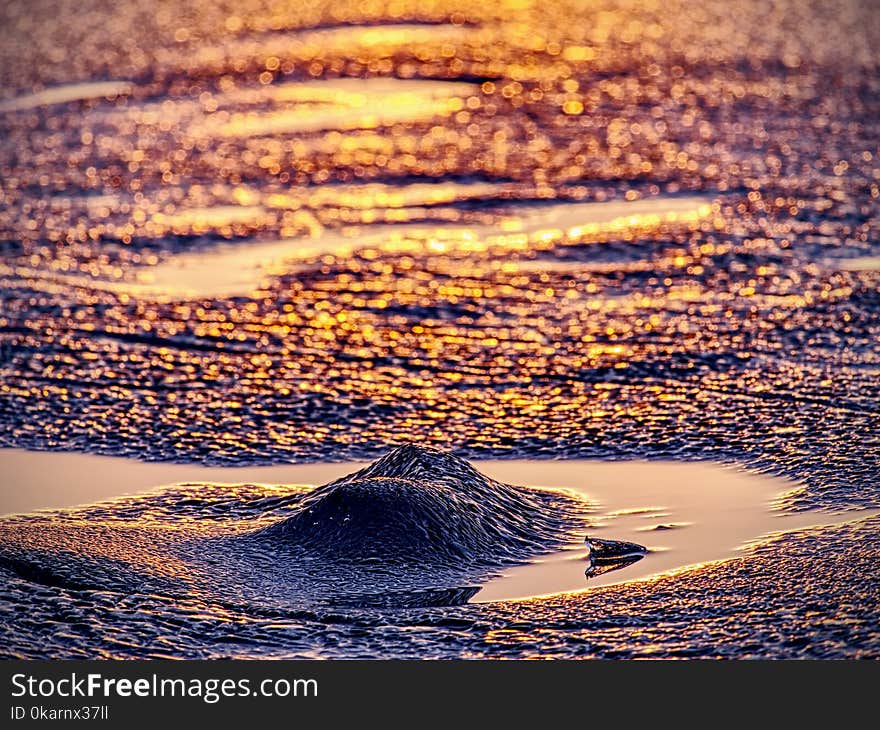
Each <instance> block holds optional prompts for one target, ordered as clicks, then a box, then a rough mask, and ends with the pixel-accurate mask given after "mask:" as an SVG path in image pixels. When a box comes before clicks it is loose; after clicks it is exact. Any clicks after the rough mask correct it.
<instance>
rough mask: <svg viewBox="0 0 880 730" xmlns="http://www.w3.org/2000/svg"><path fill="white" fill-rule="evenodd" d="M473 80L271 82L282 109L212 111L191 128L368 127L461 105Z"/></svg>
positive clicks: (240, 132) (219, 131)
mask: <svg viewBox="0 0 880 730" xmlns="http://www.w3.org/2000/svg"><path fill="white" fill-rule="evenodd" d="M478 90H479V85H478V84H471V83H466V82H440V81H427V80H401V79H385V78H372V79H334V80H328V81H312V82H303V83H290V84H283V85H279V86H276V87H273V88H272V92H271V94H272V98H273V100H274V101H275V102H277V103H286V104H291V105H292V106H290V107H288V108H284V109H274V110H268V111H260V112H236V113H232V114H227V113H226V112H217V114H216V115H215V117H209V118H208V119H206V120H205V121H204V122H203V123H202V124H201V126H198V127H196V128H195V129H194V130H193V134H194V135H196V136H201V135H207V136H214V135H219V136H221V137H251V136H262V135H266V136H273V135H279V134H293V133H306V132H318V131H322V130H327V129H340V130H348V129H374V128H376V127H381V126H387V125H390V124H395V123H399V122H418V121H424V120H430V119H433V118H435V117H445V116H449V115H450V114H453V113H455V112H458V111H461V110H462V109H464V105H465V98H467V96H468V95H470V94H473V93H475V92H476V91H478Z"/></svg>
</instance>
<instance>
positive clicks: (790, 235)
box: [0, 0, 880, 656]
mask: <svg viewBox="0 0 880 730" xmlns="http://www.w3.org/2000/svg"><path fill="white" fill-rule="evenodd" d="M472 5H473V4H468V3H459V2H456V0H443V2H440V3H436V4H431V5H428V6H425V5H424V4H423V3H408V2H401V3H395V4H394V5H393V6H388V7H384V6H381V4H379V5H369V6H362V5H361V4H359V3H339V2H334V3H310V4H307V5H305V6H300V5H294V6H290V7H283V8H282V7H276V6H275V5H272V6H271V7H270V6H269V4H265V3H263V2H261V0H245V1H244V2H243V3H242V2H241V1H240V0H239V2H236V3H234V4H228V3H223V2H221V3H215V2H212V3H207V2H196V3H188V4H186V8H183V7H182V5H180V4H179V3H176V2H174V1H173V0H157V2H156V3H155V6H152V5H151V6H150V7H148V8H145V12H142V11H141V8H139V7H119V6H118V4H117V3H109V2H105V0H86V1H85V2H83V3H78V4H77V5H76V7H75V8H74V7H73V6H70V5H69V4H64V3H58V2H55V1H54V0H38V1H36V2H32V3H27V4H26V9H25V8H24V6H25V4H19V6H16V4H7V5H6V6H4V7H2V8H0V35H2V38H0V41H2V42H0V98H2V101H0V440H2V443H3V445H5V446H7V447H10V448H15V449H28V450H47V451H52V452H59V451H63V452H78V453H80V454H88V455H94V454H104V455H116V456H125V457H129V458H134V459H141V460H148V461H153V462H155V461H163V462H178V463H182V465H181V466H180V467H179V472H178V473H177V475H169V477H168V478H167V481H168V482H169V483H178V482H180V481H182V480H186V479H187V478H188V477H187V476H186V473H187V470H188V469H190V468H192V467H191V466H190V465H213V466H217V465H225V466H236V467H239V466H246V467H248V468H250V467H255V466H257V465H273V464H279V463H286V462H292V461H293V462H297V464H304V463H307V462H324V461H327V460H328V459H329V460H333V461H346V460H348V461H359V462H363V461H366V460H369V459H372V458H375V457H377V456H379V455H380V454H382V453H385V451H386V450H387V449H388V448H389V447H390V446H393V445H397V444H401V443H405V442H408V441H417V442H418V443H423V444H433V445H436V446H440V447H443V448H447V449H453V450H455V452H456V453H458V454H461V455H465V456H468V457H479V458H481V459H487V458H488V459H504V460H509V459H548V458H560V457H561V458H564V459H566V460H570V459H591V460H593V459H602V460H608V459H610V460H633V459H651V460H658V459H663V460H670V459H672V460H679V461H685V462H686V461H693V460H712V461H715V462H723V463H736V464H739V465H741V466H742V467H744V468H747V469H748V470H749V471H750V473H752V474H760V475H765V476H766V475H771V474H772V475H775V476H776V477H782V478H785V479H787V480H789V481H791V482H793V483H795V484H796V485H797V489H796V490H794V491H792V492H790V493H788V494H787V495H786V496H785V497H784V498H783V499H782V500H781V502H780V504H779V506H780V508H781V509H783V510H784V511H786V512H787V513H788V512H792V511H794V512H804V511H807V510H823V514H825V513H834V512H839V511H842V510H849V509H858V508H867V509H869V510H870V509H875V508H876V507H877V505H878V501H880V500H878V481H877V473H878V467H880V464H878V455H880V441H878V437H877V435H876V434H878V433H880V415H878V414H880V390H878V388H880V386H878V383H880V379H878V377H877V375H878V371H880V349H878V342H880V303H878V291H880V278H878V277H880V273H878V269H877V266H876V265H875V262H876V260H877V258H878V256H880V249H878V244H877V242H878V241H880V236H878V215H877V205H878V203H877V201H878V198H880V192H878V183H877V181H878V179H880V171H878V159H880V149H878V147H877V139H878V120H880V109H878V99H880V93H878V81H877V79H878V74H877V67H878V56H877V49H878V48H880V27H878V22H880V21H878V16H877V14H876V13H872V12H871V11H870V9H869V8H867V7H866V6H862V5H858V4H852V3H846V2H839V3H831V4H827V3H824V4H803V3H800V2H797V3H795V2H791V3H782V4H776V5H774V7H772V8H768V6H767V5H766V4H765V3H760V2H751V1H743V2H737V3H733V4H731V3H721V2H709V3H702V4H700V5H699V6H695V5H694V4H693V3H685V2H680V3H679V2H675V1H673V2H664V3H644V2H627V1H625V0H619V1H618V0H609V1H608V2H604V1H603V2H598V3H589V4H582V3H556V4H554V5H553V6H552V7H546V5H541V4H537V3H530V2H516V3H509V4H507V3H506V4H501V5H497V6H496V5H494V4H493V5H492V6H490V7H486V8H477V7H472ZM95 28H101V29H102V32H101V33H100V34H96V33H95V31H94V29H95ZM671 213H675V215H671ZM3 458H4V459H8V460H9V462H8V463H9V464H10V465H14V464H15V463H16V462H15V458H17V457H14V456H10V455H9V452H6V454H4V456H3ZM84 458H86V457H84ZM5 467H6V463H5V462H4V471H7V472H10V473H11V468H12V467H10V468H9V469H6V468H5ZM597 468H598V467H597ZM620 468H621V469H624V468H628V467H623V466H622V467H620ZM663 468H664V469H665V468H667V467H665V466H664V467H663ZM669 468H671V467H669ZM683 468H684V467H683ZM687 468H697V467H687ZM108 469H110V472H109V473H113V472H112V468H110V467H108ZM138 469H140V467H138ZM157 473H158V471H157ZM658 473H659V472H658ZM122 474H125V478H128V474H129V472H128V471H125V472H120V475H122ZM19 478H20V479H22V480H23V481H22V482H21V485H22V488H20V489H19V488H18V487H16V486H15V484H18V482H17V481H16V482H15V483H13V486H12V487H9V486H8V485H9V484H10V482H9V481H8V480H7V481H6V482H5V483H4V487H3V488H4V489H5V490H6V492H4V494H9V495H10V496H9V499H10V500H12V499H13V498H14V499H15V500H17V501H16V502H9V504H11V505H15V506H11V507H9V509H10V510H15V511H19V510H22V509H25V510H26V509H30V508H31V507H28V506H27V505H31V506H34V505H38V504H42V505H44V506H50V505H52V504H54V505H56V506H62V505H67V504H70V503H71V500H72V499H78V498H74V497H72V496H71V493H75V492H76V489H75V488H74V485H73V480H74V477H73V476H71V478H70V481H67V480H62V481H61V483H58V484H55V485H52V486H51V488H50V487H49V486H46V487H40V486H33V487H32V489H33V493H36V492H37V490H43V489H45V495H46V496H45V500H44V501H42V502H41V501H40V499H41V498H39V497H34V498H33V499H32V493H31V491H29V490H26V489H25V487H24V485H25V484H26V481H24V480H25V477H16V480H17V479H19ZM29 478H30V477H28V479H29ZM151 478H152V477H150V478H149V479H151ZM132 479H134V477H132ZM149 479H147V478H146V477H145V481H144V482H143V483H142V484H141V486H144V487H146V486H147V485H148V483H150V482H149ZM206 479H207V477H206ZM159 481H160V482H161V481H165V478H164V477H163V478H162V479H160V480H159ZM305 481H312V480H309V479H307V480H305ZM314 481H321V479H318V478H316V479H315V480H314ZM514 481H517V480H514ZM153 483H155V482H153ZM517 483H518V482H517ZM93 486H94V491H93V492H83V493H82V494H83V497H82V498H83V499H87V500H89V501H90V500H92V499H100V498H101V496H102V495H101V491H100V489H99V488H98V486H97V485H93ZM137 488H138V487H137V483H135V482H132V484H131V485H128V486H125V487H124V488H122V491H123V492H127V491H134V490H136V489H137ZM692 491H693V498H692V499H691V502H692V503H693V505H696V504H697V500H698V498H699V497H700V495H702V490H701V489H700V485H698V484H694V485H692ZM87 494H93V495H94V496H89V497H87V496H86V495H87ZM52 495H54V496H52ZM65 495H66V496H65ZM4 499H5V497H4ZM53 500H54V501H53ZM687 502H688V500H685V499H682V505H683V506H682V509H683V508H684V507H685V506H687ZM626 519H635V518H626ZM791 519H795V518H791ZM797 519H800V518H797ZM805 519H807V518H805ZM675 521H676V522H694V525H698V524H700V523H701V521H700V520H690V519H685V518H681V519H680V520H675ZM617 524H618V525H621V526H622V525H623V524H624V522H623V521H618V523H617ZM627 529H629V527H627ZM688 529H690V530H692V532H691V533H688V532H687V530H688ZM694 529H695V527H693V526H692V527H681V528H679V529H676V530H669V531H668V538H669V539H678V538H677V537H675V536H676V535H681V536H685V535H688V534H693V530H694ZM627 534H629V533H627ZM652 536H653V535H652ZM666 537H667V535H666V534H665V533H664V538H666ZM624 538H625V536H624ZM744 539H748V538H747V537H746V538H744ZM734 547H735V545H731V546H729V547H725V548H724V550H725V551H729V550H731V549H732V548H734ZM730 554H731V553H730V552H724V554H723V555H722V554H719V555H718V557H724V556H728V555H730ZM663 555H666V553H661V552H659V551H658V552H657V553H655V554H649V556H648V557H647V558H645V559H644V560H642V561H640V563H636V564H634V565H633V566H630V568H629V569H632V570H636V569H639V570H641V568H640V567H639V566H642V567H644V566H647V565H649V562H648V561H649V560H651V559H652V557H654V558H657V559H659V558H660V556H663ZM737 555H739V554H737ZM742 555H744V556H745V557H736V558H734V559H733V560H731V561H728V562H725V563H723V564H720V565H715V564H709V565H706V564H704V565H702V566H701V567H699V568H697V569H695V570H690V571H686V572H684V573H682V574H678V575H676V576H674V577H673V578H660V579H652V580H649V581H641V582H634V583H627V584H625V585H613V586H603V587H600V588H598V589H591V591H588V592H587V593H586V594H577V595H570V596H568V597H556V598H552V599H542V600H540V601H526V602H517V603H516V604H515V607H508V606H507V604H501V603H494V602H493V603H491V604H480V605H476V604H469V605H468V606H465V607H455V608H445V609H439V608H438V609H432V610H431V611H428V612H427V613H423V614H419V615H418V616H415V615H410V614H408V615H407V616H406V617H403V616H401V615H398V616H396V618H393V619H389V618H388V616H385V615H380V614H375V615H374V614H370V613H365V614H360V613H358V614H357V615H356V616H355V615H354V614H346V617H345V619H344V620H342V621H341V623H340V624H338V625H337V627H336V628H328V627H327V626H326V625H325V624H323V623H321V622H318V623H316V624H310V623H309V619H307V618H303V617H300V618H299V619H293V618H291V617H287V618H286V619H284V620H283V621H281V623H282V624H283V627H282V628H278V627H277V626H275V624H272V623H271V620H270V619H268V618H267V619H265V621H266V623H265V624H261V625H259V626H257V625H256V624H255V623H254V622H253V620H252V619H253V617H251V622H250V623H248V629H247V631H245V632H244V634H243V636H245V638H242V639H241V640H240V641H241V644H235V648H234V649H231V648H230V649H228V653H232V654H236V653H247V652H248V649H247V647H246V646H245V644H246V643H247V641H253V642H254V643H255V644H256V645H258V646H260V647H261V649H260V651H261V652H263V653H268V654H270V655H273V656H275V655H284V656H288V655H308V656H313V655H321V656H324V655H337V654H341V655H346V656H348V655H369V656H377V655H378V656H414V655H415V656H418V655H426V656H437V655H443V656H501V655H503V656H514V655H515V656H546V655H557V656H576V655H590V656H633V655H637V656H644V655H649V656H693V655H697V656H714V655H731V654H732V655H746V656H764V655H769V656H874V655H876V654H877V651H878V647H880V637H878V634H877V631H876V626H877V625H878V616H877V602H876V595H877V585H876V574H877V571H876V556H877V546H876V520H873V521H872V519H863V520H862V521H861V522H857V523H854V524H847V525H843V526H837V527H824V528H817V529H812V530H806V531H801V532H797V533H790V534H786V535H785V536H781V537H779V538H778V539H776V540H774V541H770V542H768V543H766V544H765V543H762V545H761V546H760V547H759V548H755V549H752V550H750V551H748V552H747V553H742ZM817 556H818V557H817ZM688 560H689V559H688ZM688 560H685V561H684V562H681V563H676V564H677V565H684V564H688ZM629 569H628V570H629ZM606 575H607V576H608V578H609V580H610V579H611V578H612V577H613V576H614V574H613V573H609V574H606ZM618 575H620V576H622V575H625V573H624V572H623V571H619V572H618ZM605 577H606V576H601V578H602V579H604V578H605ZM4 591H5V592H4V594H3V600H4V601H5V602H6V608H7V610H8V615H11V616H13V617H14V620H13V621H11V622H9V623H8V626H9V628H7V629H4V630H6V631H13V630H14V631H16V632H18V635H20V636H24V637H30V638H31V639H33V640H34V641H32V642H31V643H30V644H27V643H26V644H25V645H22V644H12V643H9V644H8V646H17V647H18V649H17V650H16V651H17V652H18V653H22V654H28V653H39V650H38V648H37V647H38V646H43V647H44V649H43V651H44V652H45V653H47V654H51V655H53V656H55V655H58V656H61V655H65V656H68V655H79V656H82V655H92V654H102V655H103V654H105V653H106V654H109V655H130V656H140V655H150V656H164V655H173V656H180V655H185V656H201V655H208V656H221V655H224V652H226V651H227V650H226V649H223V648H222V647H223V646H226V644H224V641H226V640H228V639H229V637H228V636H226V635H225V634H224V628H223V626H224V625H225V624H224V622H225V621H227V619H228V620H230V621H232V620H234V619H231V618H228V617H226V618H224V617H221V616H220V614H219V613H217V612H214V611H213V610H212V611H208V612H207V614H205V615H207V616H209V617H210V618H206V619H205V623H204V624H203V625H201V626H200V628H201V633H199V632H197V631H195V630H193V631H192V633H190V632H189V631H188V630H187V631H183V632H182V633H181V631H179V627H178V622H179V621H182V622H184V623H186V622H194V623H198V620H197V619H195V618H194V617H197V616H200V615H202V612H203V609H204V606H202V605H196V604H192V605H187V604H184V603H181V602H175V601H170V600H166V599H163V598H162V597H161V596H158V595H155V596H152V597H151V598H150V599H149V601H148V603H149V605H150V612H149V613H148V615H147V616H146V617H142V618H143V621H142V622H141V625H140V628H139V629H138V630H136V631H133V630H132V624H131V622H129V621H127V620H123V619H122V618H121V617H120V614H119V612H118V611H119V610H121V609H118V607H117V606H116V604H113V605H111V603H112V602H108V603H107V604H102V600H104V598H102V595H101V594H100V592H93V593H78V594H76V595H72V594H69V593H65V591H66V589H64V588H58V587H55V588H47V587H43V588H40V587H34V586H30V587H29V586H27V585H25V584H21V583H15V584H13V583H9V584H8V585H7V587H6V588H5V589H4ZM596 591H599V592H601V595H602V601H601V602H595V601H594V600H593V599H592V598H591V597H590V596H595V595H598V593H596ZM531 592H532V590H531V589H529V593H531ZM514 593H516V591H514ZM37 596H39V600H37V601H36V603H37V605H38V606H39V608H38V610H36V611H34V612H33V614H30V613H29V614H28V615H24V614H23V613H22V612H21V607H22V606H25V605H27V606H31V605H32V604H34V602H35V599H36V597H37ZM105 598H106V597H105ZM107 600H108V601H110V599H107ZM116 600H117V599H116V598H114V599H113V601H116ZM130 600H132V601H134V600H135V599H134V598H130ZM127 605H128V604H126V606H127ZM129 608H131V607H129ZM126 610H128V608H126ZM131 610H135V611H140V610H141V609H139V608H131ZM225 610H229V611H232V612H233V614H234V611H233V609H225ZM58 615H63V616H65V617H66V618H65V620H64V621H62V622H61V623H58V622H57V620H56V619H57V616H58ZM230 615H231V614H230ZM53 616H54V617H56V619H52V617H53ZM276 618H277V617H276ZM41 619H42V620H45V625H44V627H43V628H41V626H43V624H40V623H39V621H40V620H41ZM45 626H52V627H53V628H52V629H46V628H45ZM365 626H370V627H372V628H373V629H376V634H375V636H376V638H364V637H363V636H361V635H360V634H359V631H361V630H362V629H363V627H365ZM685 626H686V627H687V628H686V629H683V628H682V627H685ZM65 627H66V628H65ZM114 627H116V628H114ZM376 627H382V628H381V630H380V629H377V628H376ZM117 629H118V631H117ZM306 635H309V636H312V638H311V639H309V638H305V637H306ZM224 636H225V638H223V637H224ZM37 637H39V638H40V640H39V641H38V640H37ZM98 637H102V638H98ZM175 637H176V638H175ZM248 637H249V638H248ZM236 641H238V640H236ZM273 641H275V642H276V643H275V644H273V643H272V642H273ZM114 642H116V643H114ZM334 642H335V644H334ZM335 645H338V646H339V647H340V648H339V649H335V648H333V647H334V646H335ZM273 646H274V647H275V649H272V648H271V647H273Z"/></svg>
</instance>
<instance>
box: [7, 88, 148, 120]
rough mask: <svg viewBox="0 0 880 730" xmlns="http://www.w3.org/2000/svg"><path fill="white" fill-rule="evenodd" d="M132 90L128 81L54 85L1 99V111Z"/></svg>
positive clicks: (109, 95)
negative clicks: (34, 91)
mask: <svg viewBox="0 0 880 730" xmlns="http://www.w3.org/2000/svg"><path fill="white" fill-rule="evenodd" d="M131 90H132V85H131V84H130V83H129V82H128V81H92V82H86V83H81V84H66V85H64V86H52V87H49V88H47V89H43V90H42V91H38V92H36V93H33V94H23V95H22V96H16V97H13V98H11V99H5V100H2V101H0V113H2V112H13V111H22V110H25V109H33V108H34V107H38V106H47V105H49V104H64V103H67V102H70V101H83V100H86V99H102V98H106V97H115V96H118V95H120V94H127V93H129V92H130V91H131Z"/></svg>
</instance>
